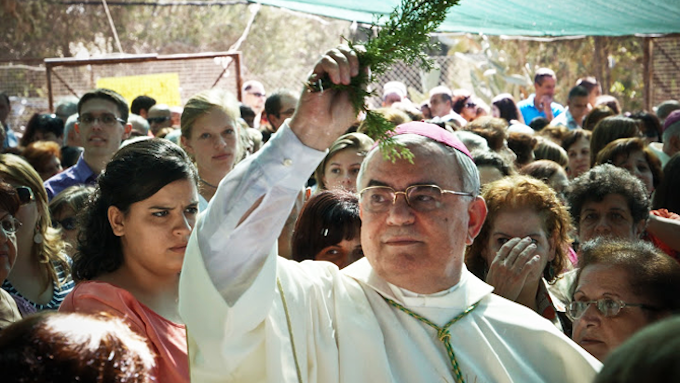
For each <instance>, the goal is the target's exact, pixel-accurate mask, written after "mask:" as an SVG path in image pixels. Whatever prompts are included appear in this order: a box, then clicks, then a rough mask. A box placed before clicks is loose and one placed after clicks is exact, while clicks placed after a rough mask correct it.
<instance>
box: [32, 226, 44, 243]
mask: <svg viewBox="0 0 680 383" xmlns="http://www.w3.org/2000/svg"><path fill="white" fill-rule="evenodd" d="M42 241H43V236H42V234H41V233H40V224H37V225H35V235H34V236H33V242H34V243H37V244H38V245H39V244H41V243H42Z"/></svg>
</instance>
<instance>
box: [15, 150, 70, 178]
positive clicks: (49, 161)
mask: <svg viewBox="0 0 680 383" xmlns="http://www.w3.org/2000/svg"><path fill="white" fill-rule="evenodd" d="M21 156H22V157H24V158H25V159H26V161H28V163H29V164H31V166H33V168H34V169H35V171H37V172H38V174H39V175H40V178H42V180H43V181H47V180H48V179H50V177H52V176H54V175H56V174H59V173H61V171H62V170H63V168H62V166H61V146H59V145H58V144H57V143H56V142H52V141H36V142H31V143H30V144H29V145H28V146H27V147H26V149H24V151H23V152H21Z"/></svg>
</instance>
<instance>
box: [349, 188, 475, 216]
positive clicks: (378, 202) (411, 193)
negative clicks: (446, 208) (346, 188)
mask: <svg viewBox="0 0 680 383" xmlns="http://www.w3.org/2000/svg"><path fill="white" fill-rule="evenodd" d="M399 194H403V195H404V198H406V203H407V204H408V205H409V206H410V207H411V208H413V209H414V210H416V211H419V212H428V211H432V210H435V209H437V208H439V207H440V206H441V204H442V198H443V195H444V194H454V195H460V196H469V197H472V193H464V192H457V191H452V190H444V189H442V188H440V187H439V186H437V185H412V186H409V187H407V188H406V190H404V191H396V190H394V189H392V188H391V187H389V186H369V187H366V188H364V189H362V190H361V191H360V192H359V198H361V205H362V206H363V207H364V208H365V209H367V210H368V211H370V212H373V213H382V212H385V211H387V210H389V208H390V207H391V206H392V205H394V204H395V203H396V202H397V196H398V195H399Z"/></svg>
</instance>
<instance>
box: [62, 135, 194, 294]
mask: <svg viewBox="0 0 680 383" xmlns="http://www.w3.org/2000/svg"><path fill="white" fill-rule="evenodd" d="M182 179H187V180H191V181H192V182H197V181H198V176H197V173H196V168H194V165H193V164H192V163H191V160H190V159H189V157H188V156H187V155H186V153H185V152H184V151H183V150H182V149H181V148H180V147H179V146H177V145H175V144H173V143H172V142H170V141H167V140H164V139H160V138H153V139H148V140H142V141H138V142H135V143H132V144H129V145H127V146H125V147H123V148H121V149H120V150H118V152H117V153H116V154H115V155H114V156H113V158H112V159H111V162H109V163H108V164H107V165H106V169H105V171H104V173H102V175H101V176H99V179H98V181H97V187H96V189H95V191H94V193H92V195H91V197H90V200H89V201H88V204H87V207H86V208H85V210H84V211H83V212H82V213H81V216H80V217H79V221H80V222H79V223H80V227H81V228H82V229H81V231H80V233H79V235H78V251H77V253H76V254H75V256H74V258H73V278H74V279H75V280H78V281H80V280H89V279H94V278H96V277H97V276H99V275H102V274H105V273H110V272H113V271H115V270H117V269H118V268H119V267H120V266H121V265H122V264H123V252H122V247H121V240H120V238H119V237H117V236H116V235H114V233H113V229H112V228H111V225H110V223H109V220H108V209H109V207H110V206H115V207H117V208H118V209H119V210H120V211H122V212H123V213H124V214H127V212H128V211H129V209H130V205H132V204H133V203H135V202H139V201H143V200H145V199H147V198H149V197H151V196H152V195H154V194H156V192H158V191H159V190H160V189H162V188H163V187H164V186H165V185H168V184H170V183H171V182H174V181H177V180H182Z"/></svg>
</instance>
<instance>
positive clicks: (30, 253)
mask: <svg viewBox="0 0 680 383" xmlns="http://www.w3.org/2000/svg"><path fill="white" fill-rule="evenodd" d="M0 177H2V179H3V180H4V181H5V182H7V183H8V184H10V185H12V186H13V187H14V189H16V191H17V194H18V195H19V200H20V207H19V210H18V211H17V214H16V218H17V219H18V220H19V221H20V222H21V223H22V225H21V227H20V228H19V229H18V230H17V233H16V237H17V249H18V255H17V261H16V264H15V265H14V268H13V269H12V272H11V273H10V274H9V276H8V277H7V279H6V280H5V282H4V283H3V284H2V288H3V289H5V290H7V292H9V293H10V294H12V295H15V296H19V297H22V298H24V299H26V301H28V303H30V305H31V306H32V309H33V310H37V311H42V310H57V309H58V308H59V305H61V302H62V301H63V300H64V298H65V297H66V295H67V294H68V293H69V292H70V291H71V290H72V289H73V279H72V278H71V267H70V262H71V259H70V258H69V257H68V255H66V253H65V251H64V241H62V239H61V235H60V234H59V232H58V231H57V230H55V229H54V228H52V223H51V219H50V212H49V208H48V203H47V191H46V190H45V187H44V186H43V180H42V179H41V178H40V176H39V175H38V173H37V172H36V171H35V169H33V167H32V166H31V165H30V164H29V163H28V162H26V161H25V160H24V159H23V158H21V157H19V156H15V155H13V154H0ZM24 314H27V313H24Z"/></svg>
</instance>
